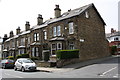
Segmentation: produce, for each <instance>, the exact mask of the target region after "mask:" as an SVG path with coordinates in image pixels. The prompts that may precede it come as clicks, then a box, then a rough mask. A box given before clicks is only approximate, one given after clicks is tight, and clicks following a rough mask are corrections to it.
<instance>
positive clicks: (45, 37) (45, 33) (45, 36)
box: [44, 31, 47, 40]
mask: <svg viewBox="0 0 120 80" xmlns="http://www.w3.org/2000/svg"><path fill="white" fill-rule="evenodd" d="M44 39H45V40H46V39H47V32H46V31H45V32H44Z"/></svg>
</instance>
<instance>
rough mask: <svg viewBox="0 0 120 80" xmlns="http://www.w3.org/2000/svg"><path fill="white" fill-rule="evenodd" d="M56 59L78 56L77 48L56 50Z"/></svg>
mask: <svg viewBox="0 0 120 80" xmlns="http://www.w3.org/2000/svg"><path fill="white" fill-rule="evenodd" d="M56 55H57V58H58V59H72V58H79V50H78V49H75V50H58V51H57V52H56Z"/></svg>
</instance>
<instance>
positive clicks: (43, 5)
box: [0, 0, 119, 37]
mask: <svg viewBox="0 0 120 80" xmlns="http://www.w3.org/2000/svg"><path fill="white" fill-rule="evenodd" d="M118 1H119V0H0V36H2V37H3V35H4V34H9V32H10V31H11V30H13V31H14V34H16V28H17V27H18V26H20V27H21V29H22V30H25V22H26V21H29V22H30V25H31V27H32V26H34V25H36V24H37V16H38V14H42V16H43V18H44V21H45V20H47V19H49V18H51V17H52V18H53V17H54V8H55V4H59V6H60V8H61V10H62V11H61V12H62V13H64V12H66V11H68V10H69V9H75V8H79V7H81V6H84V5H87V4H90V3H94V5H95V7H96V8H97V10H98V12H99V13H100V15H101V16H102V18H103V19H104V21H105V22H106V24H107V26H106V28H105V29H106V33H109V32H110V29H111V28H115V29H116V30H118ZM8 36H9V35H8Z"/></svg>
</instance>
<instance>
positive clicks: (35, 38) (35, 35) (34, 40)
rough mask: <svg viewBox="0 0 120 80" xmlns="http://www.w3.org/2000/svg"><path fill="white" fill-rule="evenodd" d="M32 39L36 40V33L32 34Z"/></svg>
mask: <svg viewBox="0 0 120 80" xmlns="http://www.w3.org/2000/svg"><path fill="white" fill-rule="evenodd" d="M34 41H36V33H35V34H34Z"/></svg>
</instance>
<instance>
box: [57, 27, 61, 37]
mask: <svg viewBox="0 0 120 80" xmlns="http://www.w3.org/2000/svg"><path fill="white" fill-rule="evenodd" d="M57 36H61V26H57Z"/></svg>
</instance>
